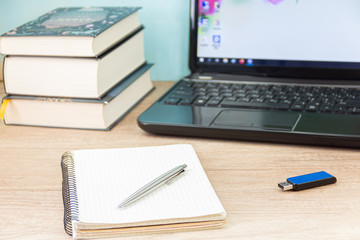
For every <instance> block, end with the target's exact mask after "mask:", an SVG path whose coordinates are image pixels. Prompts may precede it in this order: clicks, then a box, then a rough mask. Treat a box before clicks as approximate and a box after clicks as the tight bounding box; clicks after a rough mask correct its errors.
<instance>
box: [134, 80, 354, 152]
mask: <svg viewBox="0 0 360 240" xmlns="http://www.w3.org/2000/svg"><path fill="white" fill-rule="evenodd" d="M200 82H201V81H200ZM183 84H184V80H182V81H179V82H178V83H177V84H175V86H174V87H172V88H171V89H170V90H169V91H168V92H167V93H166V94H165V95H164V96H163V97H162V98H160V99H159V100H158V101H157V102H155V103H154V104H153V105H152V106H151V107H150V108H149V109H148V110H146V111H145V112H144V113H143V114H141V115H140V116H139V118H138V124H139V126H140V127H141V128H142V129H143V130H145V131H148V132H151V133H155V134H166V135H178V136H194V137H208V138H223V139H237V140H250V141H264V142H278V143H294V144H310V145H322V146H337V147H359V146H360V115H357V113H356V114H351V113H346V114H334V113H323V114H322V113H321V112H319V111H317V112H311V111H308V112H306V111H305V112H298V111H291V110H290V109H289V110H285V109H278V110H277V109H256V108H246V107H243V108H231V107H214V106H212V107H207V106H206V105H202V106H196V105H187V104H184V105H181V104H180V103H179V102H178V103H176V104H172V103H171V102H167V103H165V101H169V99H170V96H172V94H173V93H174V91H178V90H179V86H181V85H183ZM170 100H171V99H170ZM344 123H346V124H344Z"/></svg>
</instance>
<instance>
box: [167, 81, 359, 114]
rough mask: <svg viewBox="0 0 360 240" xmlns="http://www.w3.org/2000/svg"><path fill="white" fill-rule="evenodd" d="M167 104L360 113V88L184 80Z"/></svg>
mask: <svg viewBox="0 0 360 240" xmlns="http://www.w3.org/2000/svg"><path fill="white" fill-rule="evenodd" d="M163 102H164V103H165V104H171V105H192V106H206V107H222V108H256V109H274V110H283V111H298V112H323V113H336V114H360V88H343V87H317V86H316V87H314V86H299V85H296V86H295V85H278V84H276V85H275V84H274V85H271V84H241V83H239V84H238V83H236V84H232V83H216V82H195V81H194V82H190V81H181V83H180V84H178V86H177V87H176V88H175V89H173V91H171V92H170V94H168V96H167V97H166V98H165V99H164V100H163Z"/></svg>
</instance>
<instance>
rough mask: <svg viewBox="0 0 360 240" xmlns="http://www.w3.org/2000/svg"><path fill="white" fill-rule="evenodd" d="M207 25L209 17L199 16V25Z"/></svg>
mask: <svg viewBox="0 0 360 240" xmlns="http://www.w3.org/2000/svg"><path fill="white" fill-rule="evenodd" d="M208 25H209V19H207V18H205V17H201V18H200V26H204V27H205V26H208Z"/></svg>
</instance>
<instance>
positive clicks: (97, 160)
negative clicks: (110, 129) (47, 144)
mask: <svg viewBox="0 0 360 240" xmlns="http://www.w3.org/2000/svg"><path fill="white" fill-rule="evenodd" d="M73 159H74V162H75V175H76V189H77V198H78V206H79V222H83V223H113V224H122V223H135V222H142V221H152V220H160V222H161V220H164V223H167V222H168V221H166V220H168V219H172V220H174V219H175V221H172V222H181V219H184V218H194V217H201V216H208V215H219V214H220V215H222V217H221V219H223V218H224V215H225V211H224V209H223V207H222V205H221V203H220V201H219V199H218V197H217V195H216V193H215V191H214V189H213V188H212V186H211V184H210V182H209V180H208V178H207V176H206V174H205V172H204V170H203V168H202V166H201V163H200V161H199V159H198V157H197V155H196V153H195V151H194V149H193V147H192V146H191V145H186V144H182V145H168V146H158V147H142V148H124V149H95V150H78V151H74V152H73ZM181 164H187V168H186V169H185V172H184V173H182V174H181V175H179V176H178V177H176V178H175V179H174V180H173V181H172V182H171V183H169V184H165V185H164V186H162V187H161V188H159V189H157V190H155V191H154V192H152V193H151V194H149V195H147V196H146V197H144V198H142V199H140V200H138V201H136V202H134V203H133V204H131V205H129V206H127V207H124V208H118V205H119V203H120V202H121V201H123V200H124V199H125V198H127V197H128V196H129V195H131V194H132V193H133V192H135V191H136V190H138V189H139V188H141V187H142V186H144V185H145V184H147V183H148V182H150V181H152V180H153V179H154V178H156V177H158V176H160V175H161V174H163V173H164V172H167V171H168V170H170V169H172V168H174V167H176V166H178V165H181ZM217 218H219V216H217V217H215V218H214V219H211V218H210V219H209V218H206V220H216V219H217Z"/></svg>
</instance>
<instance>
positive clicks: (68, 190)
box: [61, 152, 79, 236]
mask: <svg viewBox="0 0 360 240" xmlns="http://www.w3.org/2000/svg"><path fill="white" fill-rule="evenodd" d="M61 169H62V176H63V182H62V196H63V203H64V228H65V232H66V233H67V234H69V235H70V236H72V235H73V231H72V222H73V221H78V220H79V205H78V198H77V194H76V178H75V164H74V159H73V155H72V153H71V152H65V153H64V154H63V155H62V157H61Z"/></svg>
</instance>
